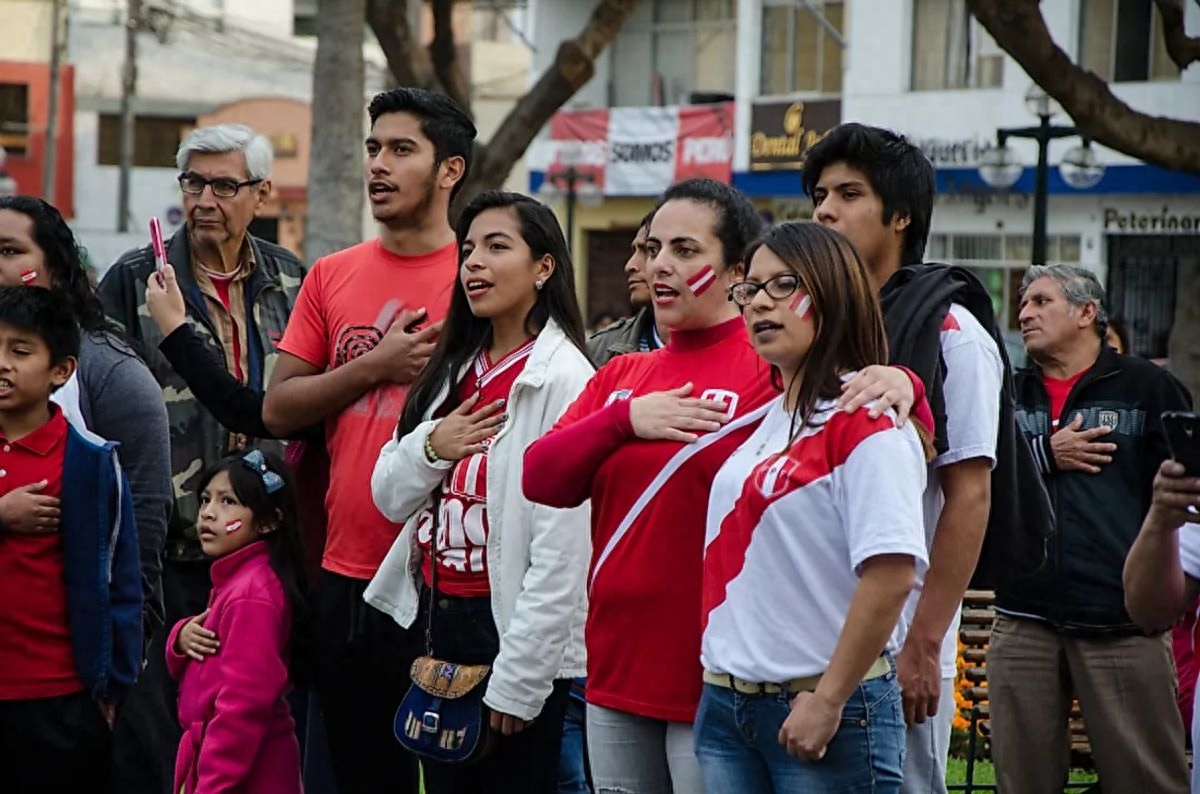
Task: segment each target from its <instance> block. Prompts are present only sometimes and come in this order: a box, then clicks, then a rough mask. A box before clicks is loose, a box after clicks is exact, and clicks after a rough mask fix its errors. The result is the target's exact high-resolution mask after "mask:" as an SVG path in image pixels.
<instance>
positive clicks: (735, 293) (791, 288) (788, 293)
mask: <svg viewBox="0 0 1200 794" xmlns="http://www.w3.org/2000/svg"><path fill="white" fill-rule="evenodd" d="M799 288H800V277H799V276H797V275H796V274H795V273H780V274H779V275H777V276H771V277H770V278H769V279H767V280H766V281H750V280H749V279H747V280H746V281H739V282H738V283H736V284H734V285H733V286H732V287H730V288H729V300H731V301H733V302H734V303H736V304H737V305H738V306H741V307H742V308H745V307H747V306H749V305H750V302H751V301H753V300H754V296H755V295H757V294H758V293H759V291H760V290H766V291H767V297H769V298H771V299H772V300H777V301H781V300H787V299H788V298H790V297H792V295H794V294H796V290H798V289H799Z"/></svg>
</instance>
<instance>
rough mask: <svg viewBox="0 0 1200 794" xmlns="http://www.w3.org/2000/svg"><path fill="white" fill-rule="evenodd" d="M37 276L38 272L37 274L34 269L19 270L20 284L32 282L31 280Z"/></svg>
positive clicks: (34, 279)
mask: <svg viewBox="0 0 1200 794" xmlns="http://www.w3.org/2000/svg"><path fill="white" fill-rule="evenodd" d="M37 276H38V274H37V271H35V270H22V271H21V283H22V284H32V283H33V282H35V281H37Z"/></svg>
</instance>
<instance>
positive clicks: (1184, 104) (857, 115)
mask: <svg viewBox="0 0 1200 794" xmlns="http://www.w3.org/2000/svg"><path fill="white" fill-rule="evenodd" d="M1083 1H1084V0H1044V2H1042V4H1041V10H1042V14H1043V17H1044V18H1045V20H1046V24H1047V27H1048V28H1049V30H1050V33H1051V35H1052V36H1053V38H1054V39H1055V41H1056V42H1057V43H1058V44H1059V46H1060V47H1062V48H1063V49H1064V50H1065V51H1066V52H1067V53H1068V54H1070V55H1072V56H1074V55H1075V53H1076V50H1077V40H1078V18H1079V5H1078V4H1079V3H1080V2H1083ZM1187 8H1188V11H1187V25H1188V28H1189V31H1190V32H1192V33H1193V35H1197V34H1198V33H1200V5H1197V4H1194V3H1189V4H1188V6H1187ZM847 20H848V26H849V27H848V40H849V48H848V49H847V52H846V59H845V69H846V72H845V80H844V93H843V97H842V118H843V120H845V121H862V122H868V123H871V124H877V125H880V126H884V127H891V128H893V129H896V130H898V131H901V132H904V133H906V134H908V135H909V136H910V137H913V138H915V139H927V138H931V137H933V138H938V139H941V140H948V141H954V140H963V139H967V140H976V141H978V142H980V143H989V142H993V141H995V137H996V129H997V128H998V127H1012V126H1028V125H1031V124H1033V123H1035V122H1036V119H1035V118H1034V117H1033V116H1031V115H1030V113H1029V111H1028V110H1027V109H1026V108H1025V102H1024V97H1025V92H1026V91H1027V90H1028V89H1029V87H1030V85H1031V84H1032V81H1031V80H1030V78H1029V76H1028V75H1026V74H1025V72H1024V70H1022V69H1021V67H1020V66H1019V65H1018V64H1017V62H1016V61H1014V60H1013V59H1012V58H1008V57H1006V58H1005V63H1004V78H1003V86H1002V87H1001V88H996V89H966V90H957V91H909V90H908V86H909V81H910V74H911V52H910V50H911V46H912V0H898V1H897V2H888V3H878V2H863V0H857V2H855V0H850V2H849V4H848V7H847ZM1113 92H1114V93H1115V94H1116V95H1117V96H1118V97H1119V98H1120V99H1121V100H1123V101H1124V102H1126V103H1128V104H1129V105H1130V106H1131V107H1133V108H1134V109H1136V110H1138V111H1140V112H1143V113H1148V114H1151V115H1164V116H1172V117H1174V118H1180V119H1187V120H1194V121H1200V66H1198V65H1196V64H1193V65H1192V67H1191V68H1190V69H1189V70H1187V71H1186V72H1184V74H1183V76H1182V79H1181V80H1179V81H1158V82H1144V83H1122V84H1118V85H1115V86H1113ZM1054 121H1055V123H1058V124H1069V123H1070V120H1069V118H1068V117H1067V116H1066V115H1065V114H1060V115H1059V116H1058V117H1056V118H1055V120H1054ZM1011 143H1012V146H1013V147H1014V148H1015V149H1016V150H1017V151H1018V152H1020V153H1022V156H1023V157H1024V158H1025V160H1026V162H1028V163H1030V164H1032V163H1033V162H1034V158H1035V157H1036V145H1035V144H1034V143H1033V142H1032V141H1021V140H1014V141H1012V142H1011ZM1076 143H1078V140H1075V141H1073V142H1072V141H1064V142H1060V143H1056V144H1051V149H1050V160H1051V162H1058V161H1059V160H1060V159H1061V156H1062V153H1063V152H1065V151H1066V150H1067V149H1068V148H1070V147H1071V146H1073V145H1075V144H1076ZM739 148H745V147H739ZM1097 150H1098V152H1099V154H1100V156H1101V158H1102V160H1103V161H1104V162H1107V163H1124V164H1128V163H1134V162H1137V161H1136V160H1134V159H1133V158H1130V157H1128V156H1126V155H1123V154H1120V153H1118V152H1114V151H1112V150H1110V149H1107V148H1105V147H1099V146H1098V147H1097ZM964 165H966V163H964Z"/></svg>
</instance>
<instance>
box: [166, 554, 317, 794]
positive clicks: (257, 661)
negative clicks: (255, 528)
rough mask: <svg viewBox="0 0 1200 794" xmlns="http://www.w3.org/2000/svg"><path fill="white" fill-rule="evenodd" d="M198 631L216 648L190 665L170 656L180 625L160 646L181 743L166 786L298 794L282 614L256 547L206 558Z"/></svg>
mask: <svg viewBox="0 0 1200 794" xmlns="http://www.w3.org/2000/svg"><path fill="white" fill-rule="evenodd" d="M212 581H213V589H212V594H211V595H210V596H209V599H208V608H209V614H208V618H207V619H205V621H204V627H205V628H206V629H209V630H211V631H213V632H215V633H216V635H217V639H218V641H219V642H220V643H221V647H220V650H219V651H217V653H216V654H215V655H214V656H209V657H207V658H206V659H205V660H204V661H203V662H197V661H195V660H193V659H191V658H190V657H188V656H186V655H184V654H179V653H176V652H175V641H176V639H177V638H178V637H179V632H180V630H181V629H182V628H183V626H184V624H186V623H187V621H188V620H189V619H188V618H185V619H184V620H181V621H179V622H178V623H176V624H175V628H174V629H172V630H171V636H170V637H169V638H168V639H167V667H168V668H169V669H170V671H171V675H172V677H174V678H175V680H177V681H178V682H179V722H180V724H181V725H182V726H183V741H181V742H180V744H179V752H178V754H177V755H176V757H175V785H174V787H173V788H172V789H171V791H172V792H173V793H174V792H183V794H224V793H225V792H229V793H231V794H232V792H246V794H250V792H253V794H300V793H301V792H302V791H303V786H302V785H301V783H300V747H299V745H298V744H297V743H296V732H295V727H296V726H295V722H294V721H293V720H292V715H291V712H290V711H289V710H288V705H287V702H286V701H285V700H284V694H286V692H287V691H288V688H289V687H288V641H289V638H290V634H291V625H292V616H291V608H290V606H289V604H288V599H287V595H286V594H285V593H284V590H283V585H282V583H281V582H280V581H279V577H278V576H276V575H275V571H274V570H272V569H271V565H270V562H269V561H268V558H267V546H266V544H265V543H263V542H261V541H259V542H255V543H251V544H250V545H249V546H245V547H243V548H241V549H238V550H237V551H235V552H233V553H232V554H230V555H228V556H225V557H221V558H220V559H218V560H216V561H215V562H214V563H213V566H212Z"/></svg>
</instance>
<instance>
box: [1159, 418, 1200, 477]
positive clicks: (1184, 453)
mask: <svg viewBox="0 0 1200 794" xmlns="http://www.w3.org/2000/svg"><path fill="white" fill-rule="evenodd" d="M1162 422H1163V429H1164V430H1166V433H1167V449H1168V450H1170V451H1171V459H1172V460H1174V461H1177V462H1179V463H1182V464H1183V467H1184V468H1185V469H1187V473H1188V476H1189V477H1200V416H1197V415H1196V414H1194V413H1191V412H1189V411H1164V412H1163V415H1162Z"/></svg>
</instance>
